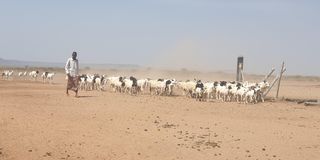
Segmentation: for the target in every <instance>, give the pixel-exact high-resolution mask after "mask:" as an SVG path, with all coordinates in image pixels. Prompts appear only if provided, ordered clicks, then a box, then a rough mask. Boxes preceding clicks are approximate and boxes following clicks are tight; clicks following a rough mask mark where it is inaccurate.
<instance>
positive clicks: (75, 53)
mask: <svg viewBox="0 0 320 160" xmlns="http://www.w3.org/2000/svg"><path fill="white" fill-rule="evenodd" d="M72 59H73V60H76V59H77V52H73V53H72Z"/></svg>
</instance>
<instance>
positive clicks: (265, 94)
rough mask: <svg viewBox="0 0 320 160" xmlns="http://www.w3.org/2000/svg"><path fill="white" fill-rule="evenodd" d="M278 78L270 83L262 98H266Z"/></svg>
mask: <svg viewBox="0 0 320 160" xmlns="http://www.w3.org/2000/svg"><path fill="white" fill-rule="evenodd" d="M278 79H279V76H277V77H276V78H275V79H274V80H273V82H272V83H271V86H270V87H269V88H268V90H267V91H266V93H264V94H263V98H265V97H266V96H267V94H268V93H269V92H270V90H271V89H272V87H273V86H274V84H276V82H277V81H278Z"/></svg>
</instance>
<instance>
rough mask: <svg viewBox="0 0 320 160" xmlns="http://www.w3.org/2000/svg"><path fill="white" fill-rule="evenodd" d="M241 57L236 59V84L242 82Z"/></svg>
mask: <svg viewBox="0 0 320 160" xmlns="http://www.w3.org/2000/svg"><path fill="white" fill-rule="evenodd" d="M242 71H243V57H238V62H237V78H236V80H237V81H238V82H242V81H243V74H242Z"/></svg>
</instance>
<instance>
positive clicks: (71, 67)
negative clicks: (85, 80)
mask: <svg viewBox="0 0 320 160" xmlns="http://www.w3.org/2000/svg"><path fill="white" fill-rule="evenodd" d="M65 70H66V73H67V74H70V76H71V77H76V76H78V75H79V62H78V59H76V60H73V59H72V58H69V59H68V61H67V64H66V66H65Z"/></svg>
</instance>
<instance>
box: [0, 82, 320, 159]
mask: <svg viewBox="0 0 320 160" xmlns="http://www.w3.org/2000/svg"><path fill="white" fill-rule="evenodd" d="M64 87H65V84H64V81H63V78H60V79H59V81H58V83H56V84H53V85H49V84H42V83H41V82H32V81H23V80H12V81H5V80H0V159H1V160H2V159H3V160H38V159H40V160H42V159H43V160H45V159H72V160H73V159H74V160H76V159H87V160H93V159H95V160H100V159H106V160H109V159H112V160H113V159H115V160H117V159H119V160H123V159H150V160H181V159H187V160H196V159H199V160H206V159H208V160H209V159H210V160H211V159H223V160H226V159H239V160H242V159H253V160H256V159H259V160H263V159H271V160H279V159H281V160H317V159H320V107H305V106H303V105H298V104H295V103H289V102H284V101H278V102H266V103H259V104H256V105H244V104H237V103H222V102H196V101H195V100H193V99H188V98H184V97H180V96H175V97H154V96H149V95H140V96H130V95H123V94H117V93H111V92H96V91H90V92H80V98H74V97H73V96H69V97H68V96H66V95H65V94H64V93H65V90H64ZM281 96H284V97H291V98H320V87H319V83H318V82H303V83H301V81H292V80H291V81H285V82H284V83H283V86H282V90H281Z"/></svg>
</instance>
